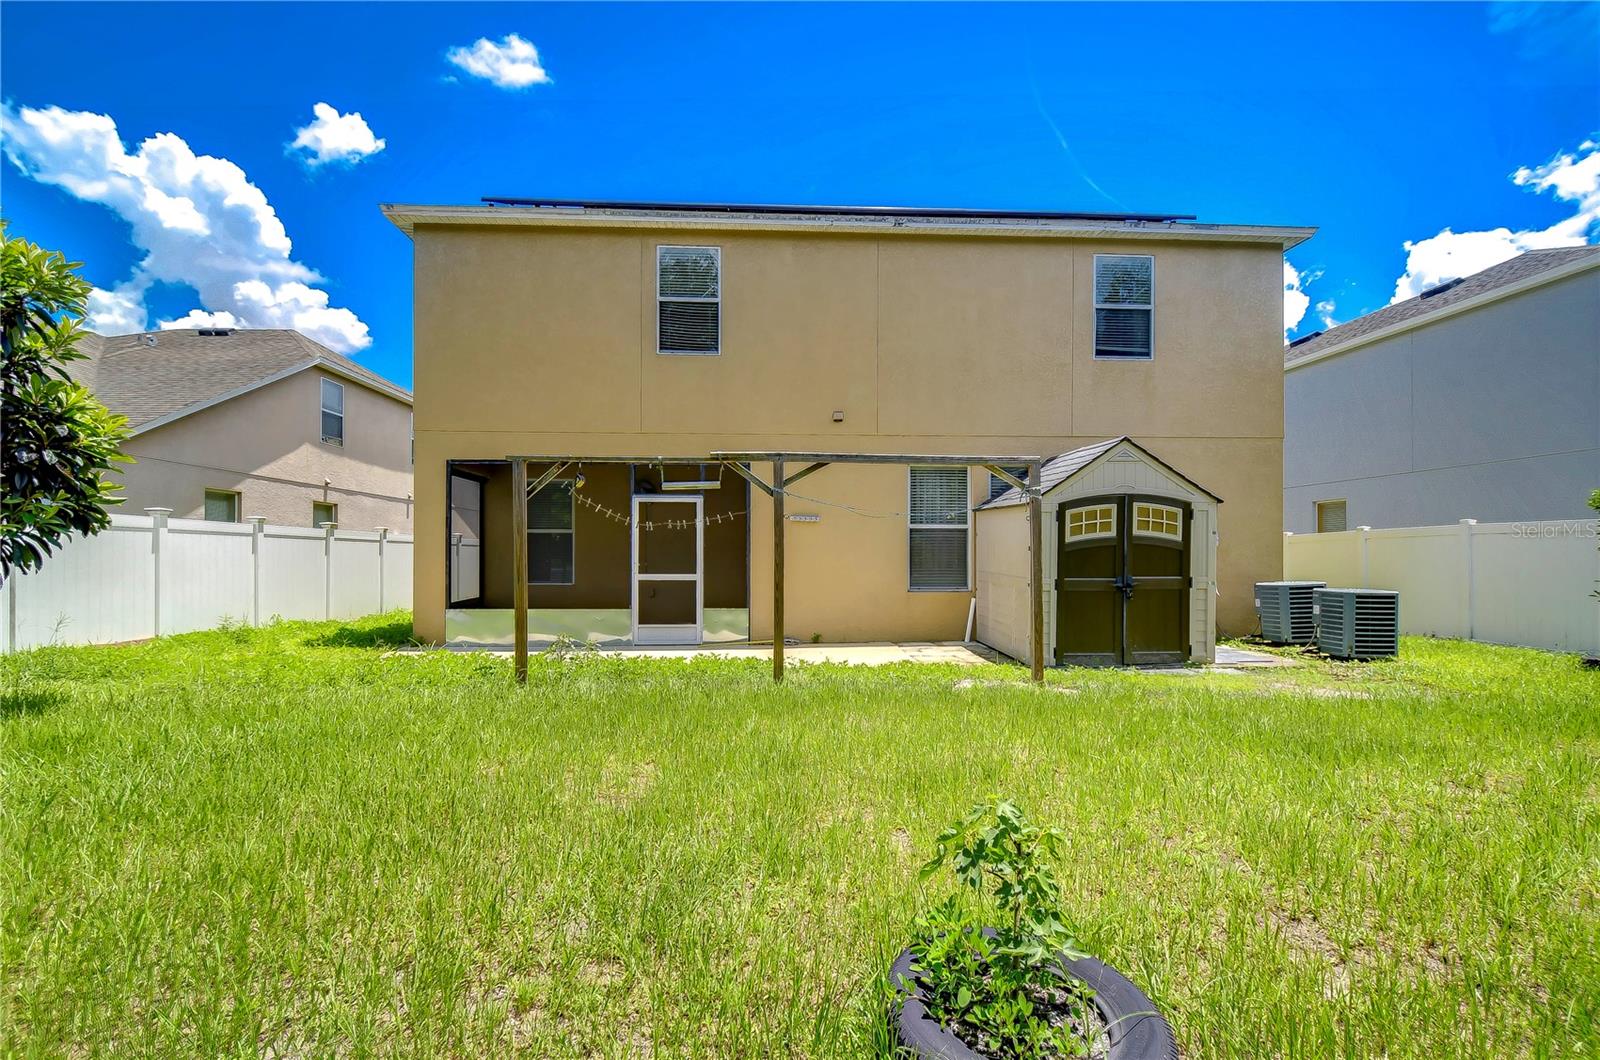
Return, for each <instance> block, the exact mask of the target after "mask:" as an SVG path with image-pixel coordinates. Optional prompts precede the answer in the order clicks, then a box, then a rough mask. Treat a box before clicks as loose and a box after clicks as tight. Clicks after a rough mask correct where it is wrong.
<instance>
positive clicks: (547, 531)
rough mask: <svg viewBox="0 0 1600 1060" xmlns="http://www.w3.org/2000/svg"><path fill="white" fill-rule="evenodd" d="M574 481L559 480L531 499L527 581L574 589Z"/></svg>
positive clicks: (529, 504)
mask: <svg viewBox="0 0 1600 1060" xmlns="http://www.w3.org/2000/svg"><path fill="white" fill-rule="evenodd" d="M572 514H573V501H572V480H571V479H556V480H555V481H553V482H551V483H549V484H548V485H546V486H545V487H544V488H543V489H541V490H540V491H539V492H538V493H535V494H534V495H533V496H532V497H529V498H528V580H529V581H530V582H532V583H533V584H534V585H571V584H572V580H573V579H572V575H573V556H572V544H573V542H572V526H573V519H572Z"/></svg>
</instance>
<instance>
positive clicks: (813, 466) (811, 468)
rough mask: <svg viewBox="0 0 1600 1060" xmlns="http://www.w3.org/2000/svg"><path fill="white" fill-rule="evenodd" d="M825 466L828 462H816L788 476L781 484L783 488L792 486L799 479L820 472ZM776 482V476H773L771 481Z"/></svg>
mask: <svg viewBox="0 0 1600 1060" xmlns="http://www.w3.org/2000/svg"><path fill="white" fill-rule="evenodd" d="M827 466H828V462H827V461H826V460H818V461H817V462H816V463H814V464H811V465H809V466H807V467H803V468H801V469H800V470H799V471H796V472H795V473H794V474H792V475H790V476H789V477H788V478H786V479H784V480H783V484H784V485H785V486H792V485H794V484H795V483H796V482H799V481H800V480H801V479H803V478H805V477H806V476H807V475H809V474H812V473H813V472H816V471H821V470H822V469H823V468H825V467H827ZM777 480H778V479H777V476H773V481H774V482H776V481H777Z"/></svg>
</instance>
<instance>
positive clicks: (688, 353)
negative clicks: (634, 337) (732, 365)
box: [656, 243, 722, 357]
mask: <svg viewBox="0 0 1600 1060" xmlns="http://www.w3.org/2000/svg"><path fill="white" fill-rule="evenodd" d="M664 250H708V251H710V252H711V254H712V256H713V257H715V258H716V259H717V296H716V297H715V298H708V297H705V296H704V295H702V296H699V297H694V298H689V297H682V296H675V297H672V298H663V297H662V296H661V252H662V251H664ZM663 302H700V303H710V304H712V305H715V306H716V307H717V348H716V349H714V350H665V349H662V348H661V304H662V303H663ZM656 356H658V357H721V356H722V248H721V247H709V246H697V245H694V244H690V243H657V244H656Z"/></svg>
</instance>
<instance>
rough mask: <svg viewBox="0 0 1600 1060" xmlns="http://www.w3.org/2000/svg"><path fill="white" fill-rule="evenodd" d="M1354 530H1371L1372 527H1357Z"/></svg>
mask: <svg viewBox="0 0 1600 1060" xmlns="http://www.w3.org/2000/svg"><path fill="white" fill-rule="evenodd" d="M1356 529H1357V530H1371V529H1372V527H1370V526H1358V527H1356Z"/></svg>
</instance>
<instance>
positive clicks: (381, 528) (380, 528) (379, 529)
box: [373, 526, 389, 534]
mask: <svg viewBox="0 0 1600 1060" xmlns="http://www.w3.org/2000/svg"><path fill="white" fill-rule="evenodd" d="M373 529H374V530H376V531H377V532H378V533H380V534H387V533H388V532H389V528H388V527H387V526H375V527H373Z"/></svg>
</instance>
